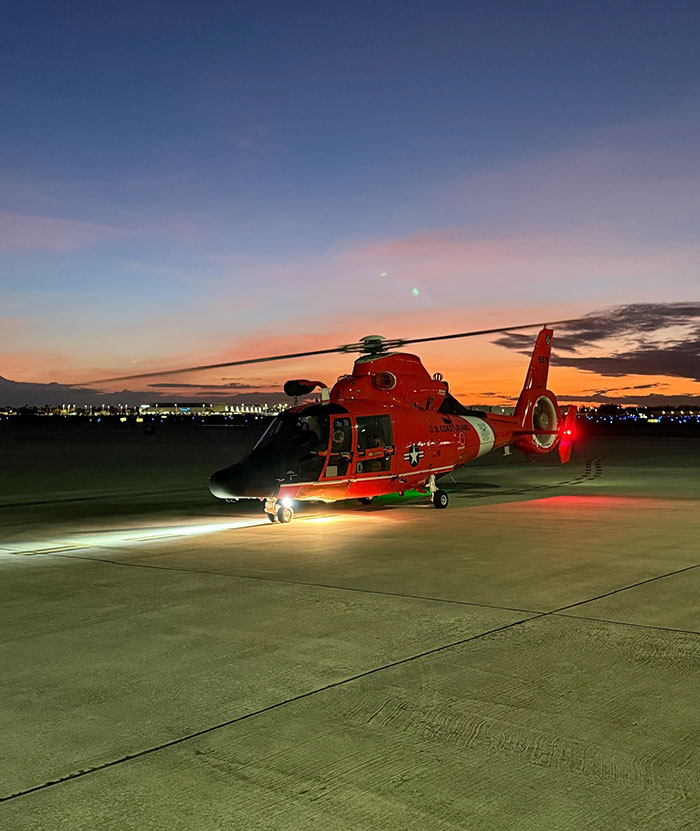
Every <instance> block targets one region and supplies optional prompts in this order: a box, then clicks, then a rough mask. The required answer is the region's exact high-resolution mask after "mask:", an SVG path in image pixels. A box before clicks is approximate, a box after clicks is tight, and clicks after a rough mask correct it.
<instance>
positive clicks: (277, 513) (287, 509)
mask: <svg viewBox="0 0 700 831" xmlns="http://www.w3.org/2000/svg"><path fill="white" fill-rule="evenodd" d="M265 513H266V514H267V518H268V519H269V520H270V522H282V523H284V524H285V525H286V523H288V522H291V521H292V520H293V519H294V510H293V509H292V506H291V505H280V504H279V503H278V502H277V500H276V499H266V500H265Z"/></svg>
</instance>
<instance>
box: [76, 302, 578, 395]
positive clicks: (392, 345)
mask: <svg viewBox="0 0 700 831" xmlns="http://www.w3.org/2000/svg"><path fill="white" fill-rule="evenodd" d="M576 320H578V319H577V318H574V319H570V320H555V321H554V322H553V323H551V324H549V325H551V326H561V325H563V324H565V323H575V322H576ZM540 326H542V323H523V324H521V325H519V326H499V327H497V328H495V329H476V330H474V331H472V332H457V333H455V334H453V335H436V336H434V337H431V338H405V339H404V338H399V339H396V340H391V339H387V340H386V344H385V348H388V349H397V348H399V347H401V346H405V345H406V344H409V343H429V342H431V341H439V340H454V339H455V338H474V337H478V336H479V335H498V334H500V333H501V332H515V331H517V330H520V329H534V328H536V327H540ZM364 348H366V344H363V343H347V344H345V345H344V346H336V347H334V348H332V349H313V350H311V351H309V352H291V353H289V354H288V355H269V356H267V357H265V358H247V359H246V360H244V361H225V362H223V363H220V364H202V365H201V366H186V367H181V368H180V369H165V370H160V371H156V372H138V373H136V374H134V375H118V376H116V377H114V378H98V379H96V380H94V381H84V382H83V383H81V384H76V385H75V386H80V387H89V386H92V385H93V384H106V383H112V382H113V381H134V380H136V379H138V378H156V377H161V376H164V375H184V374H185V373H187V372H203V371H204V370H207V369H223V368H224V367H230V366H246V365H248V364H264V363H268V362H270V361H287V360H290V359H292V358H309V357H311V356H313V355H332V354H333V353H338V352H345V353H347V352H361V351H362V350H363V349H364Z"/></svg>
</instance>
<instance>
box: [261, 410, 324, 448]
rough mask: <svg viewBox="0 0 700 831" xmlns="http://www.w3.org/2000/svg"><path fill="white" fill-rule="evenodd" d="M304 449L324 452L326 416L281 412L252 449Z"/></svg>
mask: <svg viewBox="0 0 700 831" xmlns="http://www.w3.org/2000/svg"><path fill="white" fill-rule="evenodd" d="M282 446H284V447H286V448H290V449H291V448H296V449H302V448H303V449H304V450H305V451H306V452H307V453H310V452H313V453H325V452H326V449H327V448H328V416H316V415H304V412H303V411H302V412H300V413H282V415H279V416H277V418H276V419H275V420H274V421H273V422H272V424H271V425H270V426H269V427H268V428H267V430H266V431H265V432H264V433H263V435H262V437H261V438H260V440H259V441H258V443H257V444H256V445H255V447H254V448H253V449H254V450H267V449H272V448H280V449H281V448H282Z"/></svg>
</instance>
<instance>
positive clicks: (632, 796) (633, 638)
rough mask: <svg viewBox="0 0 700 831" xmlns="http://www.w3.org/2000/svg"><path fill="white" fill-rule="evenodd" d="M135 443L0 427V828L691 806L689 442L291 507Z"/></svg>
mask: <svg viewBox="0 0 700 831" xmlns="http://www.w3.org/2000/svg"><path fill="white" fill-rule="evenodd" d="M95 435H97V434H95ZM151 438H154V437H148V439H145V438H143V437H141V436H140V435H139V436H136V434H129V435H127V434H126V433H124V432H123V433H122V434H115V435H114V436H112V437H111V438H110V437H108V439H109V440H105V437H104V436H102V438H99V440H98V439H97V438H94V437H93V439H94V440H93V439H85V438H84V437H82V438H78V433H74V434H71V435H63V436H62V435H56V436H53V438H52V439H49V438H46V439H45V443H44V444H41V443H40V444H39V445H38V444H37V440H36V436H34V435H30V434H26V435H24V436H21V435H17V436H14V441H13V442H12V446H11V450H10V455H9V456H8V459H9V461H8V465H7V467H6V470H7V471H9V473H10V474H11V478H10V477H8V476H5V477H3V480H2V483H1V485H0V490H1V492H0V497H1V499H0V581H1V585H2V600H1V605H0V613H1V615H2V625H1V626H0V668H1V672H0V696H1V698H0V700H1V702H2V705H1V707H0V736H2V742H0V798H1V799H2V802H1V803H0V826H1V827H2V828H7V829H12V831H15V829H16V830H17V831H23V830H24V829H27V830H28V829H32V831H37V829H59V828H65V829H75V830H76V831H83V829H85V831H87V830H88V829H90V831H94V829H100V831H103V830H107V829H109V830H110V831H111V829H114V831H127V830H128V829H158V830H159V831H160V829H163V831H165V829H177V830H178V831H179V829H182V830H183V831H184V830H185V829H197V831H214V830H215V829H216V831H220V830H221V831H223V829H261V830H262V829H265V831H267V829H280V831H281V830H282V829H284V831H292V830H293V831H297V829H298V830H299V831H301V829H312V828H322V829H343V830H344V829H358V831H359V829H396V830H397V831H398V830H399V829H402V831H403V829H416V831H419V829H420V831H425V829H455V830H457V829H459V831H463V829H479V831H482V829H485V830H487V831H490V829H494V831H495V830H496V829H499V831H502V830H503V829H518V831H530V830H531V831H547V829H557V831H559V829H561V830H562V831H563V830H564V829H566V831H570V830H571V829H601V831H602V829H611V828H614V829H616V831H622V830H623V829H630V831H631V830H632V829H634V831H645V829H650V831H651V829H655V830H656V829H669V831H671V829H673V831H677V829H683V828H688V829H690V828H693V829H695V828H697V827H700V695H699V694H698V689H700V673H699V669H700V604H699V601H698V598H699V597H700V510H698V509H699V500H700V481H699V478H698V469H699V463H700V441H699V440H698V439H692V438H685V439H683V438H676V437H670V438H653V437H651V438H648V439H647V438H645V439H644V440H640V439H637V438H630V437H624V436H620V437H606V438H590V439H588V440H586V441H584V442H583V443H582V444H581V445H580V446H579V447H578V449H577V451H576V455H575V458H574V460H573V461H572V462H571V464H569V465H567V466H560V465H559V464H558V461H557V460H556V459H543V460H538V461H537V462H536V463H533V464H530V463H528V462H527V461H525V460H524V459H523V458H522V457H521V456H519V455H513V456H511V457H508V458H504V457H502V456H500V455H499V456H494V457H485V458H484V459H482V460H479V461H478V462H477V463H475V464H474V465H471V466H469V467H466V468H463V469H462V470H461V471H459V472H458V473H457V474H456V476H455V479H456V481H455V482H450V481H449V480H447V481H446V482H445V486H446V489H447V490H449V491H450V494H451V502H450V506H449V507H448V509H447V510H445V511H436V510H434V509H433V508H432V507H431V506H430V505H429V503H428V502H427V500H426V499H425V497H422V498H414V499H404V500H400V499H396V498H387V499H384V500H379V501H378V502H376V503H375V504H373V505H372V506H368V507H363V506H359V505H355V504H350V503H348V504H336V505H333V506H302V507H300V508H299V510H298V512H297V517H296V518H295V520H294V521H293V522H292V523H291V524H290V525H287V526H282V525H279V524H270V523H269V522H267V520H266V519H265V517H264V516H263V515H262V514H261V513H260V509H259V506H257V505H252V504H249V503H246V504H243V503H240V504H239V505H235V506H232V505H227V504H225V503H221V502H217V501H215V500H214V499H213V498H212V497H210V495H209V494H208V491H207V489H206V475H207V473H208V472H210V471H211V470H214V469H216V468H217V467H220V466H221V465H222V464H224V463H226V462H228V461H232V460H233V459H234V458H235V456H236V455H237V454H238V453H239V452H240V449H241V447H242V446H243V445H245V443H246V442H249V441H250V435H249V434H248V433H246V434H245V435H242V434H240V435H237V437H236V440H235V441H234V440H231V439H230V436H229V435H228V434H227V436H226V441H227V442H228V450H227V452H229V453H230V454H233V455H229V456H228V457H226V458H221V454H222V431H219V432H218V433H217V432H216V431H213V430H211V431H206V430H205V429H204V428H201V429H200V430H199V431H194V430H192V431H190V432H189V433H187V432H183V431H178V430H177V429H175V428H174V427H173V428H172V429H169V430H165V431H162V433H160V434H159V436H158V437H156V438H155V440H154V441H153V442H151V443H150V444H149V443H148V442H149V440H150V439H151ZM236 442H238V444H237V443H236ZM38 447H40V452H39V451H38V450H37V448H38ZM110 454H111V455H110ZM172 457H175V459H176V460H177V461H176V462H174V461H173V458H172ZM59 460H60V463H59ZM61 464H63V465H66V469H65V470H64V472H63V475H62V472H61V467H60V465H61Z"/></svg>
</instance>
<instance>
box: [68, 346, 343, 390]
mask: <svg viewBox="0 0 700 831" xmlns="http://www.w3.org/2000/svg"><path fill="white" fill-rule="evenodd" d="M344 351H345V348H344V347H342V346H336V347H335V348H334V349H315V350H313V351H312V352H292V353H290V354H289V355H270V356H269V357H267V358H248V359H247V360H245V361H226V362H225V363H222V364H202V366H186V367H183V368H181V369H165V370H161V371H160V372H139V373H137V374H136V375H119V376H118V377H116V378H98V379H97V380H96V381H84V382H83V383H82V384H76V386H80V387H88V386H90V385H92V384H106V383H107V382H108V381H109V382H111V381H133V380H134V379H135V378H155V377H156V376H158V377H160V376H161V375H182V374H184V373H185V372H200V371H203V370H205V369H221V368H222V367H226V366H245V365H246V364H264V363H266V362H267V361H286V360H289V359H290V358H307V357H309V356H310V355H330V354H331V353H332V352H344Z"/></svg>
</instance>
